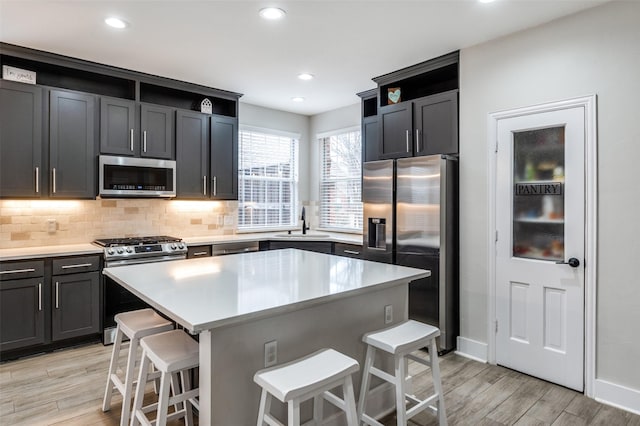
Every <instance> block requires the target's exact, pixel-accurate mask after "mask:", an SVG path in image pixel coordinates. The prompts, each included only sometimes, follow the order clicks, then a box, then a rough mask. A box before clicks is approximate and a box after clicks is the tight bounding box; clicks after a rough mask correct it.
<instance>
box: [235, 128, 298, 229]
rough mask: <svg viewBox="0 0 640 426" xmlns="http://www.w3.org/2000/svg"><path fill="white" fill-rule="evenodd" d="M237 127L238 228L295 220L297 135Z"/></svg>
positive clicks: (290, 223) (276, 225) (280, 224)
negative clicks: (238, 130) (238, 137)
mask: <svg viewBox="0 0 640 426" xmlns="http://www.w3.org/2000/svg"><path fill="white" fill-rule="evenodd" d="M275 133H276V132H273V133H269V130H266V131H253V130H246V129H243V130H240V142H239V149H238V151H239V155H238V228H239V229H256V228H263V229H264V228H282V227H290V226H293V225H295V224H296V206H297V203H298V138H297V137H293V136H292V135H289V136H285V135H282V134H275Z"/></svg>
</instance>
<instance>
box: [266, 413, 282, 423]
mask: <svg viewBox="0 0 640 426" xmlns="http://www.w3.org/2000/svg"><path fill="white" fill-rule="evenodd" d="M262 421H264V422H265V423H266V424H268V425H269V426H284V424H282V423H280V421H279V420H278V419H276V418H275V417H273V416H272V415H271V414H269V413H265V414H264V417H263V418H262Z"/></svg>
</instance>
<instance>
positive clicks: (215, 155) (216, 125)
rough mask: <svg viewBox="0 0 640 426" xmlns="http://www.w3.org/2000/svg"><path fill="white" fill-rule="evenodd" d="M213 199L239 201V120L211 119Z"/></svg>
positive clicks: (216, 117)
mask: <svg viewBox="0 0 640 426" xmlns="http://www.w3.org/2000/svg"><path fill="white" fill-rule="evenodd" d="M211 197H212V198H213V199H216V200H237V199H238V119H237V118H231V117H222V116H215V115H214V116H213V117H212V119H211Z"/></svg>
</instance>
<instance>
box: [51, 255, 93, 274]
mask: <svg viewBox="0 0 640 426" xmlns="http://www.w3.org/2000/svg"><path fill="white" fill-rule="evenodd" d="M99 268H100V256H80V257H67V258H64V259H53V262H52V269H51V272H52V274H53V275H63V274H76V273H78V272H93V271H97V270H98V269H99Z"/></svg>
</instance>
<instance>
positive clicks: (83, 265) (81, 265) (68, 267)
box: [62, 263, 92, 269]
mask: <svg viewBox="0 0 640 426" xmlns="http://www.w3.org/2000/svg"><path fill="white" fill-rule="evenodd" d="M91 265H92V263H78V264H76V265H63V266H62V269H74V268H86V267H87V266H91Z"/></svg>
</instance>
